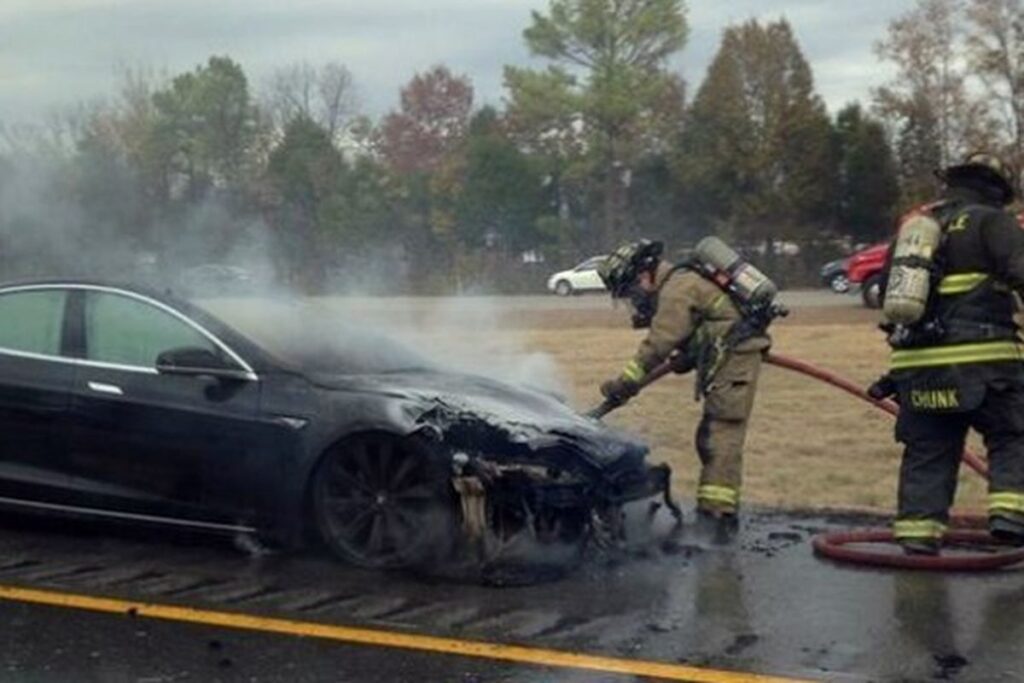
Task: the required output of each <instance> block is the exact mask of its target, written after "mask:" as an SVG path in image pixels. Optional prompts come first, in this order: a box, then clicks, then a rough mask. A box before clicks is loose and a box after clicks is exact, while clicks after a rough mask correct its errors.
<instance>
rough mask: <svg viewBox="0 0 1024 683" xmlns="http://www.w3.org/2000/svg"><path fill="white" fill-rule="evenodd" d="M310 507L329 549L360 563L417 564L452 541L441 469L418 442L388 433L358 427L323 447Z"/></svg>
mask: <svg viewBox="0 0 1024 683" xmlns="http://www.w3.org/2000/svg"><path fill="white" fill-rule="evenodd" d="M313 512H314V515H315V517H316V521H317V525H318V527H319V529H320V533H321V535H322V536H323V539H324V541H325V542H326V543H327V545H328V546H329V547H330V548H331V550H332V551H333V552H334V553H335V554H336V555H338V556H339V557H341V558H342V559H343V560H345V561H347V562H350V563H352V564H355V565H358V566H360V567H367V568H371V569H397V568H404V567H414V566H422V565H424V564H426V563H428V562H430V561H432V560H440V559H444V557H445V556H446V555H448V554H449V553H450V552H451V549H452V547H453V545H454V542H455V535H456V526H455V512H454V496H453V494H452V490H451V485H450V483H449V477H448V473H447V472H446V470H445V468H444V467H441V466H440V465H439V463H438V461H437V459H436V458H434V457H432V454H431V453H430V452H429V450H428V449H427V448H426V445H425V444H421V443H419V442H417V441H415V440H413V439H401V438H399V437H396V436H394V435H391V434H385V433H376V434H365V435H360V436H357V437H354V438H352V439H350V440H348V441H346V442H345V443H343V444H342V445H340V446H339V447H338V448H335V449H334V450H332V451H331V452H330V453H328V454H327V455H326V456H325V457H324V460H323V462H322V463H321V464H320V466H319V467H318V469H317V473H316V475H315V480H314V482H313Z"/></svg>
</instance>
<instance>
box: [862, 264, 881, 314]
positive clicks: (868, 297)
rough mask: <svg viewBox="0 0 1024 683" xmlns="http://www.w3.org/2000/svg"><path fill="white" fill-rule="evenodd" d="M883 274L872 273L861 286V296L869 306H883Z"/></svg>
mask: <svg viewBox="0 0 1024 683" xmlns="http://www.w3.org/2000/svg"><path fill="white" fill-rule="evenodd" d="M883 295H884V293H883V292H882V274H881V273H876V274H875V275H872V276H871V277H869V278H868V279H867V280H865V281H864V283H863V284H862V285H861V286H860V297H861V300H862V301H863V302H864V305H865V306H866V307H868V308H881V307H882V297H883Z"/></svg>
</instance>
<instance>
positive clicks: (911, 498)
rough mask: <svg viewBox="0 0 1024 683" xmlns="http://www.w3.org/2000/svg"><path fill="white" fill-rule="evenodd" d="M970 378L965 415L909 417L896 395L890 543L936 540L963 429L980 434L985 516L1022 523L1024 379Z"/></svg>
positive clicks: (980, 372) (952, 488)
mask: <svg viewBox="0 0 1024 683" xmlns="http://www.w3.org/2000/svg"><path fill="white" fill-rule="evenodd" d="M986 370H987V369H986V368H980V367H979V368H978V369H977V371H976V374H975V373H972V374H975V377H976V381H977V382H978V384H977V385H976V387H975V388H974V389H972V392H976V393H977V395H978V399H977V407H974V408H972V409H970V410H967V411H964V412H952V413H949V412H946V413H943V412H928V411H920V410H913V409H912V408H911V407H910V406H909V405H907V399H906V397H904V396H902V395H901V404H902V406H903V407H902V408H901V410H900V417H899V420H898V421H897V425H896V438H897V440H898V441H900V442H901V443H903V444H904V446H905V450H904V454H903V463H902V466H901V468H900V483H899V512H898V515H897V519H896V522H895V524H894V525H893V532H894V535H895V536H896V537H897V539H907V540H909V539H938V538H940V537H941V536H942V534H943V533H944V532H945V529H946V523H947V522H948V519H949V508H950V507H951V506H952V505H953V498H954V495H955V494H956V485H957V475H958V472H959V469H960V459H961V454H962V453H963V450H964V442H965V440H966V437H967V432H968V430H969V429H970V428H972V427H973V428H974V429H976V430H977V431H978V432H979V433H981V435H982V437H983V438H984V440H985V448H986V450H987V452H988V459H989V498H988V511H989V515H990V516H1001V517H1006V518H1008V519H1012V520H1015V521H1022V520H1024V375H1022V374H1021V373H1017V372H1014V373H1011V374H1009V375H1007V376H1004V377H994V378H993V377H991V376H990V377H984V375H986V374H988V373H987V372H986Z"/></svg>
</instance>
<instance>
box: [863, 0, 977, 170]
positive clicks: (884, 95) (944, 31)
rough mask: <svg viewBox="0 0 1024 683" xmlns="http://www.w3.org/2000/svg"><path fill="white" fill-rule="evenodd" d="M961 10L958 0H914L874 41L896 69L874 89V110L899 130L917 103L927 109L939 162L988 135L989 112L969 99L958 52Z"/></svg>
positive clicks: (912, 115) (915, 114)
mask: <svg viewBox="0 0 1024 683" xmlns="http://www.w3.org/2000/svg"><path fill="white" fill-rule="evenodd" d="M983 1H984V2H989V0H983ZM963 10H964V6H963V2H962V0H918V1H917V4H916V6H915V7H914V8H913V9H912V10H910V11H909V12H907V13H906V14H904V15H902V16H900V17H897V18H896V19H895V20H893V21H892V22H891V23H890V24H889V31H888V35H887V36H886V38H885V39H884V40H881V41H879V42H878V43H877V44H876V45H875V51H876V53H877V54H878V56H879V57H880V58H881V59H883V60H886V61H889V62H892V63H893V64H894V65H895V66H896V67H897V73H896V76H895V78H894V79H893V80H892V81H890V82H889V83H888V84H887V85H885V86H884V87H882V88H878V89H877V90H876V91H875V93H874V94H875V102H876V108H877V110H878V113H879V114H881V115H882V116H883V117H885V118H887V119H888V120H889V122H890V124H895V127H896V128H899V127H902V126H903V125H904V124H905V122H907V121H908V120H912V119H914V118H915V117H919V116H920V114H921V107H922V105H924V106H927V107H928V108H930V110H931V111H930V115H931V116H932V117H934V120H935V124H936V125H935V134H936V136H937V140H936V143H937V144H938V149H939V162H940V163H941V164H943V165H946V164H949V163H951V162H953V161H955V160H957V159H959V158H960V157H961V156H963V154H964V153H965V152H966V151H968V150H969V149H970V148H971V147H974V146H977V145H979V144H981V143H983V142H985V141H986V140H987V138H988V137H989V134H990V127H989V121H990V115H989V113H988V111H987V109H986V106H985V103H984V102H982V101H979V100H977V99H975V98H972V97H971V95H970V92H969V89H968V87H967V77H968V73H967V63H966V61H965V60H964V59H962V58H961V56H960V55H962V54H963V50H962V46H963V43H964V35H963V31H962V26H963V23H962V21H961V19H962V16H963Z"/></svg>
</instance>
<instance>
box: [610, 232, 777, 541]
mask: <svg viewBox="0 0 1024 683" xmlns="http://www.w3.org/2000/svg"><path fill="white" fill-rule="evenodd" d="M661 253H662V245H661V243H659V242H649V241H647V240H641V241H640V242H635V243H631V244H625V245H623V246H622V247H620V248H619V249H618V250H616V251H615V253H614V254H612V255H611V256H609V257H608V258H607V259H606V260H605V261H604V262H603V263H602V264H601V265H600V266H599V267H598V274H599V275H600V276H601V279H602V281H603V282H604V284H605V286H606V287H607V288H608V290H609V291H610V292H611V294H612V297H613V298H616V299H628V300H629V302H630V304H631V306H632V309H633V325H634V327H636V328H647V327H649V328H650V330H649V332H648V333H647V337H646V338H645V339H644V340H643V342H641V344H640V348H639V349H638V350H637V352H636V355H635V356H634V358H633V359H632V360H631V361H630V362H629V363H628V364H627V365H626V367H625V368H624V369H623V370H622V373H621V374H620V375H619V376H618V377H616V378H615V379H612V380H609V381H607V382H605V383H604V384H602V385H601V393H602V394H603V395H604V397H605V398H606V399H608V400H609V401H612V402H614V403H625V402H626V401H628V400H629V399H630V398H632V397H633V396H634V395H635V394H636V393H637V391H638V390H639V385H640V382H641V381H642V380H643V378H644V377H645V375H646V374H647V373H649V372H651V370H653V369H654V368H655V367H657V366H658V365H660V364H661V363H662V362H664V361H666V360H667V359H669V357H670V356H671V357H672V364H673V369H674V370H675V371H676V372H680V373H682V372H688V371H690V370H696V372H697V379H696V392H697V396H698V398H703V399H704V414H703V418H702V419H701V422H700V426H699V428H698V429H697V438H696V441H697V444H696V445H697V453H698V454H699V456H700V460H701V463H702V464H703V468H702V470H701V476H700V487H699V488H698V490H697V510H698V513H699V515H701V516H702V517H704V518H705V519H712V520H715V521H714V523H715V524H716V525H720V526H721V528H723V529H729V528H734V527H735V523H736V513H737V510H738V508H739V503H740V484H741V478H742V461H743V443H744V441H745V439H746V433H747V421H748V419H749V417H750V412H751V409H752V408H753V405H754V393H755V390H756V388H757V378H758V374H759V372H760V368H761V359H762V355H763V354H764V352H765V351H766V350H767V349H768V348H769V346H770V345H771V341H770V339H769V337H768V336H767V333H766V329H767V327H768V324H769V322H770V321H771V318H772V317H773V316H774V315H778V314H780V312H781V310H782V309H780V307H778V306H776V305H775V304H774V303H773V299H774V296H775V293H776V288H775V285H774V284H772V282H771V281H770V280H768V278H766V277H765V276H764V275H763V274H762V273H760V271H757V270H756V269H755V268H753V267H752V266H750V265H749V264H747V263H745V262H744V261H743V260H742V259H741V258H740V257H739V256H738V255H737V254H736V252H734V251H733V250H732V249H730V248H729V247H728V246H726V245H725V244H724V243H722V242H721V241H720V240H718V239H716V238H713V237H709V238H707V239H705V240H703V241H701V243H700V244H698V245H697V247H696V249H695V250H694V253H693V255H692V256H691V257H690V258H689V259H688V260H687V261H686V262H685V263H682V264H679V265H673V264H671V263H667V262H665V261H664V260H662V258H661Z"/></svg>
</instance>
